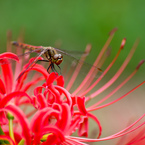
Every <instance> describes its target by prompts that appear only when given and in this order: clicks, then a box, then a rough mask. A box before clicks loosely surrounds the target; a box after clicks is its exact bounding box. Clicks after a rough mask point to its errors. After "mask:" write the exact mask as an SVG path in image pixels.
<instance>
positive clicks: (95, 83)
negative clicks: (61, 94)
mask: <svg viewBox="0 0 145 145" xmlns="http://www.w3.org/2000/svg"><path fill="white" fill-rule="evenodd" d="M125 41H126V39H123V40H122V43H121V46H120V48H119V50H118V52H117V54H116V56H115V57H114V59H113V61H112V62H111V63H110V64H109V66H108V67H107V68H106V70H105V71H104V72H103V74H102V75H101V76H100V77H99V78H98V79H97V80H96V81H95V82H94V83H93V84H92V85H91V86H90V87H89V88H88V89H87V90H86V91H84V92H83V93H82V94H81V96H84V95H86V94H87V93H88V92H89V91H91V90H92V89H93V88H94V87H95V86H96V85H97V84H98V83H99V82H100V81H101V80H102V78H103V76H105V74H106V73H107V72H108V71H109V70H110V68H111V67H112V66H113V64H114V63H115V61H116V59H117V58H118V56H119V54H120V52H121V50H122V48H123V46H124V44H125Z"/></svg>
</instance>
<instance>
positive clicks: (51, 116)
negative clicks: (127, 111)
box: [0, 30, 145, 145]
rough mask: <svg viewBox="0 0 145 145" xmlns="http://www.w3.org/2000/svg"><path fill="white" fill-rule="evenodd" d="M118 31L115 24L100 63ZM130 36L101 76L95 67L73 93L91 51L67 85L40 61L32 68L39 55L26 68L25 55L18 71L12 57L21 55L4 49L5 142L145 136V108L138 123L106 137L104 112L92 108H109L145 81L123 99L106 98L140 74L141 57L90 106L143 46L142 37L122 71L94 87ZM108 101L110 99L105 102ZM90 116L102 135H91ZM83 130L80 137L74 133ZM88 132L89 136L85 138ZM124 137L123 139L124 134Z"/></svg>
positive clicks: (0, 81) (55, 143) (0, 97)
mask: <svg viewBox="0 0 145 145" xmlns="http://www.w3.org/2000/svg"><path fill="white" fill-rule="evenodd" d="M114 33H115V30H113V31H112V32H111V33H110V36H109V39H108V40H107V42H106V44H105V46H104V47H103V49H102V51H101V52H100V54H99V56H98V58H97V59H96V61H95V63H94V65H95V66H96V65H98V64H99V66H102V65H103V63H102V62H104V60H102V61H100V60H101V58H102V56H103V55H104V52H105V51H106V49H107V48H108V45H109V44H110V42H111V40H112V38H113V34H114ZM125 42H126V39H123V41H122V43H121V46H120V49H119V51H118V53H117V55H116V56H115V58H114V59H113V61H112V62H111V63H110V64H109V66H108V67H107V68H106V70H104V72H103V73H102V74H101V76H100V77H99V78H98V79H97V80H96V78H95V76H96V73H97V72H96V71H95V67H92V68H91V69H90V71H89V72H88V74H87V75H86V77H85V78H84V80H83V81H82V82H81V84H80V85H79V86H78V87H77V89H76V90H73V93H70V92H69V90H70V89H71V87H72V85H73V83H74V82H75V80H76V77H77V75H78V73H79V70H81V67H82V65H83V61H82V60H84V59H85V57H86V55H83V56H82V58H81V61H80V64H79V65H78V66H77V67H76V71H74V74H73V75H72V78H71V79H70V81H69V82H68V85H67V86H66V87H64V85H65V83H64V82H65V81H64V77H63V76H59V75H58V74H57V73H54V72H53V73H51V74H48V73H47V71H46V69H45V68H44V67H43V66H42V65H39V64H36V65H35V66H33V68H27V66H28V65H29V64H30V63H31V61H33V59H34V58H32V59H30V60H29V62H28V63H27V64H25V65H24V67H23V69H22V70H21V69H20V68H21V65H22V63H21V61H20V63H16V70H15V74H13V71H12V67H11V63H9V60H11V59H13V60H16V61H18V60H19V59H18V57H17V55H15V54H13V53H9V52H7V53H3V54H1V55H0V63H1V69H2V77H0V115H1V117H0V124H1V131H0V141H2V142H0V143H5V141H8V142H9V143H10V144H18V143H20V142H21V143H23V144H27V145H30V144H32V145H38V144H42V145H45V144H49V145H59V144H62V145H65V144H70V145H74V144H78V145H83V144H86V143H84V142H99V141H105V140H111V139H114V138H118V137H122V138H123V137H126V136H129V135H130V134H133V133H134V134H135V135H134V136H133V137H130V136H129V137H128V140H127V141H126V142H124V144H131V143H139V142H140V141H144V137H145V136H144V135H141V133H143V130H141V131H140V132H139V133H138V130H139V129H141V127H142V126H143V125H144V121H142V120H144V116H145V114H144V115H142V116H141V117H140V118H139V119H138V120H137V121H135V122H134V123H132V124H131V123H130V124H131V125H128V127H126V128H125V129H123V130H121V131H119V132H117V133H115V134H113V135H110V136H107V137H101V135H102V131H103V129H104V128H102V126H101V122H100V120H99V119H98V117H96V115H94V114H93V113H92V111H94V110H99V109H101V108H106V107H108V106H110V105H112V104H114V103H116V102H118V101H120V100H121V99H123V98H124V97H127V95H129V94H130V93H131V92H133V91H134V90H136V89H137V88H139V87H140V86H142V85H143V84H144V83H145V81H143V82H142V83H140V84H139V85H138V86H136V87H135V88H133V89H132V90H130V91H128V92H127V93H125V94H124V95H122V96H120V97H118V98H117V99H114V100H113V101H109V102H108V103H104V102H105V101H106V100H108V99H109V98H110V97H112V95H113V94H114V93H115V92H117V91H118V90H119V89H120V88H121V87H122V86H124V84H125V83H127V82H128V81H129V80H130V79H131V78H132V77H133V76H134V75H135V73H136V72H137V71H138V69H139V67H140V66H141V64H142V63H143V62H144V60H143V61H141V62H140V63H139V65H138V66H137V67H136V69H135V71H134V72H133V73H131V75H129V77H127V78H126V79H125V80H124V81H122V82H121V83H120V84H119V85H118V86H116V88H115V89H114V90H113V91H111V92H110V93H108V94H107V95H106V96H105V97H104V98H103V99H101V100H100V101H98V102H96V101H94V102H93V104H91V105H89V106H88V105H87V103H89V101H90V100H92V99H93V98H95V97H97V96H98V95H99V94H100V93H101V92H103V91H105V90H106V89H107V88H108V87H109V86H111V85H112V84H113V83H114V82H115V81H116V80H117V79H118V78H119V76H120V75H121V74H122V72H123V70H124V69H125V67H126V66H127V64H128V63H129V61H130V59H131V57H132V55H133V53H134V50H135V48H136V47H137V46H136V45H137V42H136V43H135V45H134V46H133V48H132V50H131V52H130V53H129V55H128V57H127V59H126V60H125V61H124V63H123V65H122V66H121V67H120V69H119V70H118V71H117V73H116V74H115V75H114V76H113V77H112V78H111V79H110V80H109V81H108V82H107V83H106V84H105V85H103V86H102V87H101V88H100V89H98V90H96V89H94V87H95V86H96V85H97V84H98V83H99V82H100V81H101V80H102V79H103V78H104V77H105V75H106V74H107V72H108V71H109V70H110V69H111V67H112V66H113V64H114V63H115V61H116V59H117V58H118V56H119V53H120V52H121V50H122V49H123V47H124V45H125ZM89 50H90V45H89V46H88V47H87V49H86V52H85V54H86V53H88V51H89ZM24 59H25V57H24ZM40 59H42V58H40ZM64 61H65V60H64ZM18 66H19V67H18ZM26 68H27V69H26ZM32 70H35V71H36V72H35V74H33V77H32V75H31V71H32ZM38 72H39V73H38ZM20 75H21V77H19V78H18V81H15V80H16V78H17V77H18V76H20ZM29 76H31V77H29ZM42 81H43V84H42ZM93 90H94V92H93ZM102 103H104V104H103V105H101V104H102ZM119 107H120V106H119ZM10 113H11V114H10ZM6 115H7V117H6ZM30 117H31V118H30ZM90 120H93V121H94V122H95V123H96V125H97V126H98V128H96V130H97V132H96V135H95V137H96V138H88V135H89V133H90V132H89V127H90V126H89V121H90ZM141 121H142V122H141ZM120 123H121V122H120ZM94 126H95V124H94ZM8 128H9V129H8ZM112 128H113V126H112ZM77 130H78V136H79V137H75V136H74V135H72V134H73V133H74V132H76V131H77ZM104 130H105V129H104ZM82 136H84V137H86V138H82ZM8 142H7V143H8ZM120 142H122V141H121V140H120ZM118 143H119V142H118Z"/></svg>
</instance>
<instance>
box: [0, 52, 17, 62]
mask: <svg viewBox="0 0 145 145" xmlns="http://www.w3.org/2000/svg"><path fill="white" fill-rule="evenodd" d="M3 58H9V59H13V60H16V61H19V58H18V56H17V55H16V54H14V53H11V52H5V53H2V54H0V59H3Z"/></svg>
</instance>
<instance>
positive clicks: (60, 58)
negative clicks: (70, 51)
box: [52, 54, 63, 65]
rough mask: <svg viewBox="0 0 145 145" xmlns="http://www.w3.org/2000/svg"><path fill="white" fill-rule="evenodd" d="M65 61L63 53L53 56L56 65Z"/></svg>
mask: <svg viewBox="0 0 145 145" xmlns="http://www.w3.org/2000/svg"><path fill="white" fill-rule="evenodd" d="M62 61H63V56H62V55H61V54H55V55H54V56H53V58H52V62H53V63H55V64H56V65H60V64H61V62H62Z"/></svg>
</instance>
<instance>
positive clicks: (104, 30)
mask: <svg viewBox="0 0 145 145" xmlns="http://www.w3.org/2000/svg"><path fill="white" fill-rule="evenodd" d="M144 4H145V2H144V1H143V0H140V1H136V0H121V1H115V0H110V1H108V0H103V1H99V0H90V1H88V0H77V1H70V0H61V1H60V0H43V1H36V0H31V1H28V0H25V1H23V0H13V1H10V0H1V1H0V20H1V22H0V48H1V49H0V52H3V51H4V50H5V49H6V48H5V46H6V32H7V31H8V30H12V33H13V40H16V39H17V37H18V35H19V33H20V30H22V29H24V31H25V37H24V42H25V43H28V44H31V45H44V46H48V45H50V46H55V44H56V43H57V44H59V43H60V46H61V48H62V49H69V50H79V51H80V50H82V51H83V50H84V49H85V46H86V45H87V44H88V43H91V44H92V52H91V57H89V60H88V61H89V62H90V63H92V62H93V61H92V59H93V60H94V59H95V57H96V56H97V54H98V53H99V51H100V49H101V48H102V47H103V45H104V44H105V41H106V40H107V38H108V33H109V31H111V30H112V29H113V28H114V27H117V28H118V31H117V33H116V34H115V37H114V39H113V41H112V43H111V47H112V53H111V57H113V56H114V55H115V54H116V52H117V50H118V48H119V45H120V43H121V40H122V39H123V38H124V37H126V38H127V43H126V46H125V50H124V51H123V54H122V55H121V56H120V58H119V60H118V61H119V62H122V61H123V60H124V59H125V57H126V56H127V53H128V52H129V50H130V48H131V47H132V45H133V43H134V42H135V40H136V39H137V38H138V37H139V38H140V39H141V41H140V44H139V46H138V49H137V52H136V54H135V57H134V58H133V60H132V61H131V62H132V63H131V65H130V67H135V66H136V65H137V64H138V62H139V61H140V59H143V58H145V55H144V53H145V49H144V38H145V33H144V31H145V30H144V26H145V18H144V13H145V9H144ZM2 48H3V49H2ZM111 57H110V59H112V58H111Z"/></svg>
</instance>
